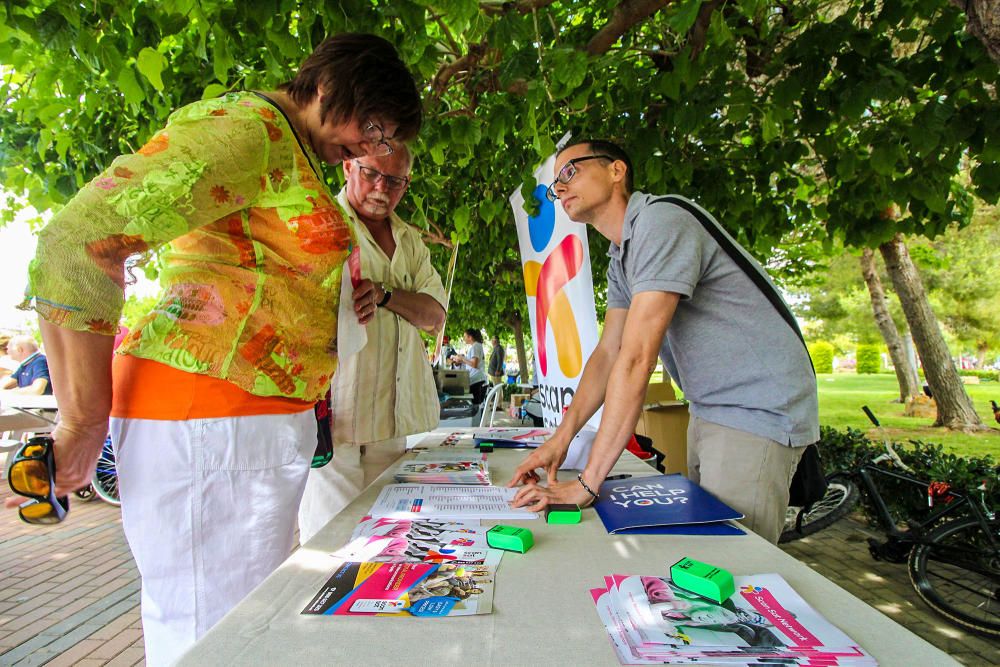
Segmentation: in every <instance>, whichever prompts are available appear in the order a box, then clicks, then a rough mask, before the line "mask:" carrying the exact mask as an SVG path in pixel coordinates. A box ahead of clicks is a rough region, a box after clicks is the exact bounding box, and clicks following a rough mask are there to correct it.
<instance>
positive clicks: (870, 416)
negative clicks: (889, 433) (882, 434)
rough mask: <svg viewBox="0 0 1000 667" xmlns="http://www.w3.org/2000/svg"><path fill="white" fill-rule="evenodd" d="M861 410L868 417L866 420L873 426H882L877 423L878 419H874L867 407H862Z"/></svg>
mask: <svg viewBox="0 0 1000 667" xmlns="http://www.w3.org/2000/svg"><path fill="white" fill-rule="evenodd" d="M861 409H862V410H864V411H865V414H866V415H868V419H870V420H871V422H872V423H873V424H875V426H882V425H881V424H879V423H878V419H876V418H875V414H874V413H873V412H872V411H871V410H870V409H869V408H868V406H867V405H862V406H861Z"/></svg>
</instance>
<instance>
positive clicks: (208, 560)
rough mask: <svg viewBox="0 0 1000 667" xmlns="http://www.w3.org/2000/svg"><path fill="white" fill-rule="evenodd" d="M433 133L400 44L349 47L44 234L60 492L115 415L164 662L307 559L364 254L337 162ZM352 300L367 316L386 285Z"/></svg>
mask: <svg viewBox="0 0 1000 667" xmlns="http://www.w3.org/2000/svg"><path fill="white" fill-rule="evenodd" d="M420 121H421V106H420V98H419V93H418V92H417V89H416V85H415V84H414V81H413V79H412V76H411V75H410V74H409V72H408V71H407V70H406V68H405V66H404V64H403V63H402V62H401V61H400V59H399V57H398V55H397V54H396V51H395V49H394V48H393V47H392V45H391V44H390V43H389V42H387V41H385V40H383V39H381V38H378V37H375V36H372V35H355V34H344V35H338V36H335V37H333V38H330V39H328V40H327V41H325V42H324V43H323V44H321V45H320V46H319V47H318V48H317V49H316V51H315V52H313V54H312V55H311V56H310V57H309V58H308V59H307V60H306V61H305V63H303V65H302V67H301V68H300V70H299V72H298V73H297V75H296V77H295V79H293V81H291V82H290V83H289V84H286V85H284V86H282V87H281V89H280V90H278V91H274V92H269V93H253V92H247V93H230V94H228V95H225V96H223V97H221V98H218V99H213V100H204V101H201V102H196V103H194V104H191V105H189V106H187V107H184V108H182V109H180V110H178V111H176V112H175V113H174V114H172V115H171V116H170V119H169V120H168V122H167V125H166V127H164V128H163V129H162V130H161V131H160V132H158V133H156V134H155V135H154V136H153V137H152V138H151V139H150V140H149V142H148V143H147V144H146V145H145V146H143V147H142V148H141V149H139V150H138V151H137V152H136V153H135V154H132V155H124V156H121V157H119V158H118V159H116V160H115V161H114V162H113V163H112V164H111V166H110V167H108V169H107V170H106V171H104V173H102V174H101V175H100V176H98V177H97V178H96V179H94V180H93V181H91V182H90V183H89V184H88V185H87V186H86V187H84V188H83V189H82V190H81V191H80V192H79V193H78V194H77V195H76V197H75V198H74V199H73V200H72V201H71V202H70V203H69V204H68V205H67V206H66V207H65V208H64V209H62V210H61V211H60V212H59V213H58V214H57V215H56V216H54V217H53V219H52V221H51V222H50V223H49V225H48V226H47V227H46V228H45V229H44V230H43V231H42V233H41V234H40V236H39V244H38V253H37V256H36V258H35V260H34V261H33V262H32V264H31V266H30V269H29V285H28V288H27V293H26V300H25V304H24V306H23V307H27V308H31V307H33V308H34V309H35V310H37V312H38V314H39V316H40V326H41V330H42V336H43V338H44V340H45V345H46V351H47V353H48V357H49V364H50V368H51V374H52V378H53V385H54V388H55V393H56V396H57V398H58V400H59V407H60V414H61V423H60V425H59V426H58V427H57V429H56V430H55V432H54V436H53V437H54V439H55V442H56V447H55V454H56V463H57V466H56V467H57V478H56V491H57V493H58V494H59V495H65V494H68V493H69V492H71V491H73V490H75V489H77V488H80V487H82V486H85V485H86V484H87V483H89V481H90V478H91V476H92V474H93V471H94V467H95V463H96V459H97V456H98V453H99V452H100V450H101V446H102V443H103V441H104V439H105V436H106V434H107V431H108V419H109V415H110V417H111V432H112V439H113V441H114V445H115V451H116V455H117V459H118V470H119V480H120V491H121V498H122V510H123V523H124V527H125V532H126V537H127V538H128V541H129V545H130V547H131V549H132V552H133V555H134V556H135V558H136V562H137V563H138V566H139V571H140V574H141V575H142V577H143V598H142V612H143V628H144V634H145V639H146V661H147V664H149V665H155V664H166V663H170V662H173V661H174V660H175V659H176V658H177V657H179V655H180V654H181V653H182V652H183V651H184V650H185V649H186V648H187V647H188V646H190V644H191V643H193V642H194V641H195V640H196V639H197V638H198V637H199V636H201V635H202V634H203V633H204V632H205V631H207V630H208V629H209V628H210V627H211V626H212V625H213V624H214V623H215V622H216V621H217V620H218V619H219V618H221V616H222V615H223V614H224V613H225V612H226V611H227V610H228V609H229V608H230V607H232V606H233V605H234V604H235V603H236V602H238V601H239V600H240V599H241V598H242V597H243V596H244V595H245V594H246V593H248V592H249V591H250V590H251V589H252V588H253V587H254V586H256V585H257V584H258V583H259V582H260V581H261V580H262V579H263V578H264V577H266V576H267V574H269V573H270V572H271V571H272V570H273V569H274V568H275V567H276V566H277V565H278V564H280V563H281V561H282V560H284V558H285V557H286V556H287V555H288V553H289V552H290V549H291V546H292V539H293V530H294V528H293V527H294V521H295V513H296V510H297V506H298V502H299V499H300V498H301V494H302V488H303V485H304V483H305V479H306V473H307V471H308V465H309V461H310V459H311V456H312V453H313V451H312V450H313V448H314V447H315V442H316V440H315V420H314V418H313V413H312V404H313V403H314V402H315V401H316V400H317V399H319V398H321V397H322V396H324V394H325V393H326V391H327V389H328V387H329V380H330V377H331V375H332V374H333V372H334V370H335V367H336V350H337V319H338V310H339V302H340V294H341V285H342V280H343V279H344V275H343V273H344V272H343V267H344V266H345V260H346V259H347V257H348V254H349V253H350V250H351V248H352V245H353V239H352V238H351V232H350V228H349V226H348V225H347V224H346V223H345V222H344V218H343V215H342V212H341V210H340V208H339V207H338V204H337V202H336V198H335V197H333V196H332V195H331V194H330V192H329V190H328V189H327V187H326V185H325V183H324V179H323V176H322V173H321V172H320V171H319V162H320V161H322V162H326V163H328V164H339V163H340V162H341V161H342V160H345V159H350V158H352V157H355V156H361V155H379V154H382V155H384V154H387V153H389V152H391V151H392V142H393V141H405V140H409V139H411V138H413V137H414V136H415V135H416V133H417V131H418V130H419V127H420ZM152 251H158V252H159V256H160V258H161V262H162V265H163V270H162V271H161V283H162V286H163V293H162V295H161V297H160V299H159V301H158V303H157V305H156V306H155V307H154V308H153V310H152V312H150V313H149V314H147V315H146V316H145V317H144V318H143V319H142V320H141V321H140V323H139V324H138V325H137V326H136V327H134V328H133V330H132V332H131V333H130V334H129V336H128V337H127V338H126V339H125V341H124V343H123V344H122V346H121V347H120V348H119V351H118V352H119V354H118V355H116V357H115V362H114V371H113V373H111V372H109V369H111V368H112V363H111V356H112V342H113V339H114V334H115V332H116V331H117V323H118V319H119V316H120V313H121V309H122V305H123V290H124V286H125V282H126V280H125V279H126V273H127V272H126V269H125V265H126V262H127V261H128V260H129V258H131V257H134V256H139V257H142V256H146V255H148V253H150V252H152ZM353 299H354V303H353V306H354V308H353V313H351V310H350V309H348V310H347V311H346V312H348V313H349V315H348V316H351V317H353V316H356V317H357V318H358V319H359V321H360V322H361V323H365V322H367V321H368V320H369V319H371V316H372V314H373V313H374V309H375V307H376V306H375V303H374V289H373V287H372V286H371V285H370V284H368V281H364V282H363V283H362V284H361V285H359V286H358V287H357V289H355V290H354V291H353ZM112 376H113V377H112ZM112 390H113V391H112Z"/></svg>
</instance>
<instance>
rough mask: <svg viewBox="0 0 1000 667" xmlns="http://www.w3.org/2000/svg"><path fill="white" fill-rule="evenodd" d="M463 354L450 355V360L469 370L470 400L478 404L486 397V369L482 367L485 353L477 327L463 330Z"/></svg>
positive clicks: (481, 335)
mask: <svg viewBox="0 0 1000 667" xmlns="http://www.w3.org/2000/svg"><path fill="white" fill-rule="evenodd" d="M465 344H466V345H468V347H467V348H465V354H455V355H452V357H451V361H452V362H453V363H456V364H461V366H460V367H461V368H464V369H465V370H467V371H469V391H470V392H472V402H473V403H474V404H475V405H479V404H480V403H482V402H483V399H484V398H486V371H485V370H484V368H483V365H484V364H483V361H484V359H485V356H486V355H485V353H484V352H483V334H482V333H480V331H479V330H478V329H466V330H465Z"/></svg>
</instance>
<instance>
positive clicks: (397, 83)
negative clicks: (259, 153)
mask: <svg viewBox="0 0 1000 667" xmlns="http://www.w3.org/2000/svg"><path fill="white" fill-rule="evenodd" d="M320 86H322V87H323V93H324V94H323V99H322V100H321V101H320V118H321V119H322V121H323V122H324V123H325V122H326V121H327V118H328V117H331V118H332V122H334V123H341V122H344V121H346V120H348V119H350V118H354V119H355V120H357V121H358V122H364V121H366V120H368V119H369V118H373V117H375V118H379V119H381V120H382V122H393V123H396V124H398V125H399V128H398V129H397V130H396V132H395V134H394V135H393V136H394V138H396V139H399V140H400V141H406V140H409V139H412V138H413V137H415V136H417V132H419V131H420V123H421V119H422V113H423V110H422V106H421V103H420V93H419V92H418V91H417V84H416V83H414V81H413V75H411V74H410V72H409V70H408V69H406V65H405V64H403V61H402V60H400V58H399V54H398V53H397V52H396V49H395V47H394V46H393V45H392V44H391V43H389V42H388V41H386V40H385V39H382V38H381V37H378V36H377V35H366V34H360V33H343V34H340V35H334V36H333V37H330V38H328V39H326V40H325V41H324V42H323V43H322V44H320V45H319V46H317V47H316V50H315V51H313V52H312V53H311V54H310V55H309V57H308V58H306V59H305V62H303V63H302V66H301V67H299V71H298V72H297V73H296V75H295V78H293V79H292V80H291V81H289V82H288V83H285V84H283V85H282V86H281V88H282V89H283V90H285V91H286V92H287V93H288V94H289V96H291V98H292V99H293V100H295V102H296V103H297V104H300V105H306V104H309V102H311V101H312V99H313V97H315V95H316V92H317V90H318V89H319V87H320Z"/></svg>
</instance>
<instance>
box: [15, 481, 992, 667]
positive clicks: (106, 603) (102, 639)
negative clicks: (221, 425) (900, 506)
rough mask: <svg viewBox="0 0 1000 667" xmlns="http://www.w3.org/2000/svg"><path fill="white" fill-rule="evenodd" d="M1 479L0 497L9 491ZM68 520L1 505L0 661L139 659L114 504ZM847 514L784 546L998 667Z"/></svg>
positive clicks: (960, 653)
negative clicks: (877, 556)
mask: <svg viewBox="0 0 1000 667" xmlns="http://www.w3.org/2000/svg"><path fill="white" fill-rule="evenodd" d="M9 495H10V491H9V489H8V488H7V484H6V480H4V481H3V482H2V487H0V502H2V501H3V499H5V498H7V497H9ZM71 503H72V504H71V513H70V518H69V520H68V522H67V523H65V524H63V525H59V526H49V527H37V526H28V525H27V524H23V523H21V522H20V521H19V520H18V519H17V515H16V513H15V512H0V582H2V587H0V666H3V667H6V666H7V665H11V666H12V667H14V666H16V667H25V666H29V665H43V664H48V665H57V666H62V665H85V666H87V667H97V666H98V665H110V666H112V667H128V666H130V665H141V664H144V660H143V648H142V626H141V623H140V620H139V578H138V573H137V571H136V568H135V563H134V562H133V561H132V558H131V556H130V555H129V552H128V547H127V546H126V544H125V538H124V535H123V534H122V530H121V516H120V514H119V512H118V509H117V508H115V507H112V506H110V505H108V504H106V503H104V502H101V501H100V500H94V501H92V502H90V503H84V502H80V501H77V500H76V499H75V498H74V499H73V500H72V501H71ZM866 537H867V535H866V534H865V532H864V527H863V526H862V525H861V524H860V523H857V522H856V521H853V520H851V519H845V520H844V521H841V522H840V523H838V524H836V525H834V526H832V527H831V528H828V529H827V530H825V531H822V532H820V533H818V534H816V535H814V536H812V537H809V538H806V539H804V540H800V541H798V542H794V543H791V544H787V545H783V548H784V549H785V551H786V552H787V553H789V554H791V555H792V556H794V557H796V558H798V559H799V560H801V561H803V562H805V563H806V564H808V565H809V566H810V567H812V568H813V569H815V570H816V571H818V572H819V573H820V574H822V575H824V576H826V577H827V578H829V579H830V580H832V581H834V582H835V583H837V584H838V585H840V586H841V587H843V588H845V589H846V590H848V591H849V592H851V593H852V594H854V595H856V596H858V597H859V598H861V599H862V600H864V601H865V602H867V603H868V604H870V605H872V606H873V607H875V608H876V609H879V610H880V611H882V612H883V613H884V614H886V615H888V616H889V617H890V618H892V619H894V620H896V621H897V622H899V623H901V624H902V625H904V626H906V627H908V628H909V629H910V630H912V631H913V632H915V633H917V634H918V635H920V636H921V637H924V638H925V639H926V640H927V641H929V642H931V643H932V644H934V645H936V646H939V647H940V648H942V649H943V650H945V651H947V652H948V653H950V654H952V655H953V656H954V657H955V658H956V659H958V660H960V661H961V662H963V663H964V664H967V665H1000V643H998V642H991V641H989V640H986V639H982V638H979V637H976V636H973V635H970V634H968V633H966V632H964V631H962V630H959V629H958V628H955V627H953V626H951V625H948V624H947V623H945V622H944V621H942V620H940V618H939V617H937V616H936V615H935V614H934V613H933V612H931V611H930V610H929V609H928V608H927V607H926V606H925V605H924V604H923V602H921V601H920V600H919V598H918V597H917V595H916V593H915V592H914V591H913V589H912V588H911V587H910V584H909V579H908V577H907V573H906V567H905V565H894V564H890V563H882V562H876V561H873V560H872V559H871V558H870V557H869V555H868V548H867V544H866V543H865V539H866Z"/></svg>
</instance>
